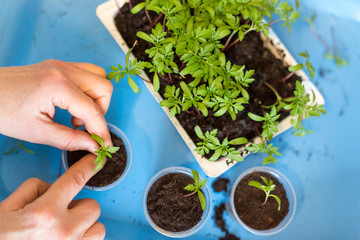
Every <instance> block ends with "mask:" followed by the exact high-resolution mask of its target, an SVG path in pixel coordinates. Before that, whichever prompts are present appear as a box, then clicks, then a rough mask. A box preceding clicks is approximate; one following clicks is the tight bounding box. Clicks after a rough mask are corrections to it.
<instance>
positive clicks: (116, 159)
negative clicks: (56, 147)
mask: <svg viewBox="0 0 360 240" xmlns="http://www.w3.org/2000/svg"><path fill="white" fill-rule="evenodd" d="M108 128H109V131H110V135H111V140H112V142H113V145H114V146H115V147H119V149H118V151H117V152H116V153H113V154H111V155H112V157H111V158H107V159H106V163H105V165H104V167H103V168H102V169H101V170H100V171H99V172H98V173H97V174H95V175H94V176H93V177H92V178H91V179H90V180H89V181H88V182H87V183H86V185H85V186H84V188H86V189H89V190H94V191H104V190H108V189H110V188H113V187H115V186H116V185H118V184H119V183H120V182H121V181H122V180H124V178H125V177H126V175H127V174H128V172H129V170H130V167H131V163H132V149H131V145H130V142H129V139H128V138H127V137H126V135H125V133H124V132H123V131H121V130H120V129H119V128H118V127H116V126H115V125H113V124H111V123H108ZM80 129H82V130H84V128H80ZM88 153H89V152H87V151H73V152H70V151H63V152H62V154H61V160H62V164H63V166H64V168H65V170H67V169H68V168H69V166H72V165H73V164H75V163H76V162H77V161H79V160H80V159H81V158H82V157H84V156H85V155H87V154H88Z"/></svg>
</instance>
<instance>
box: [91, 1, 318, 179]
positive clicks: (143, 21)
mask: <svg viewBox="0 0 360 240" xmlns="http://www.w3.org/2000/svg"><path fill="white" fill-rule="evenodd" d="M265 2H267V4H270V3H271V4H275V5H276V6H272V7H273V8H272V7H270V8H269V9H257V8H258V7H259V6H257V5H256V4H253V3H252V1H247V2H246V3H245V2H244V3H242V4H240V5H239V6H241V7H239V6H238V5H236V4H239V3H236V1H235V2H233V3H232V2H229V1H212V2H211V3H209V4H210V5H206V4H197V3H200V2H198V1H180V0H174V1H152V0H146V1H140V0H131V1H130V2H129V1H126V0H119V1H108V2H105V3H103V4H102V5H100V6H99V7H98V8H97V15H98V17H99V18H100V20H101V21H102V22H103V24H104V25H105V27H106V28H107V29H108V30H109V32H110V33H111V35H112V36H113V37H114V38H115V40H116V41H117V43H118V44H119V46H120V47H121V48H122V49H123V50H124V52H127V56H126V61H125V66H121V65H116V66H112V67H111V69H112V72H110V73H109V75H108V78H109V79H115V80H116V81H117V82H118V81H120V80H121V79H122V78H127V79H124V80H127V81H128V82H129V85H130V87H131V88H132V89H133V90H134V92H136V93H138V92H139V88H138V87H137V84H136V82H135V81H134V79H133V76H139V77H140V78H141V79H142V80H144V83H145V84H146V86H147V88H148V89H149V91H150V92H151V93H152V94H153V96H154V97H155V98H156V100H157V101H158V102H159V103H160V105H161V106H163V107H164V110H165V111H166V113H167V114H168V116H169V118H170V120H171V121H172V122H173V124H174V126H175V127H176V128H177V130H178V132H179V133H180V135H181V136H182V137H183V139H184V141H185V143H186V144H187V145H188V147H189V148H190V149H191V151H192V153H193V155H194V157H195V159H196V160H197V161H198V163H199V164H200V166H201V167H202V168H203V170H204V171H205V173H206V174H207V175H208V176H211V177H217V176H219V175H220V174H222V173H223V172H225V171H226V170H228V169H229V168H230V167H232V166H233V165H234V164H235V163H237V162H240V161H243V158H244V157H245V156H247V155H248V154H250V153H251V152H254V153H257V152H262V153H265V154H268V156H267V157H266V158H265V159H264V164H267V163H274V162H276V161H277V160H276V155H280V153H279V152H278V149H277V148H276V147H275V146H273V145H272V144H271V143H269V141H270V140H271V139H272V138H273V137H275V136H277V135H278V134H280V133H281V132H283V131H285V130H287V129H289V128H290V127H291V126H294V130H295V132H296V134H297V135H304V134H305V133H307V131H306V130H305V129H304V125H303V123H302V120H303V119H304V118H306V119H307V118H308V117H310V116H320V113H325V110H324V109H323V108H322V105H323V104H324V98H323V97H322V95H321V94H320V92H319V91H318V90H317V89H316V87H315V86H314V85H313V84H312V82H311V81H310V80H309V78H308V77H307V76H306V74H305V73H304V71H303V70H301V69H302V68H303V67H304V66H306V67H307V68H308V69H309V73H310V75H311V76H312V75H313V74H314V69H313V67H312V65H311V63H310V62H309V55H308V53H307V52H306V51H305V52H303V53H301V56H302V57H304V58H305V60H306V63H305V61H304V63H303V64H297V62H296V61H295V59H294V58H293V57H292V56H291V54H290V53H289V51H288V50H287V49H286V48H285V46H284V45H283V44H282V43H281V41H280V40H279V38H278V37H277V36H276V34H275V33H274V32H273V31H272V30H271V28H269V25H270V24H269V25H268V24H267V23H265V22H263V21H262V17H266V16H267V14H265V12H267V10H269V12H271V13H273V12H272V11H279V12H274V14H278V17H279V19H276V20H274V21H273V22H278V21H282V20H285V22H284V25H285V26H288V25H289V24H290V22H292V21H295V19H296V18H297V17H298V12H296V10H295V9H293V8H292V7H291V6H289V5H288V3H287V2H281V1H277V2H276V3H275V2H273V1H265ZM280 3H281V4H280ZM223 4H225V5H226V4H228V5H226V6H223ZM271 4H270V5H271ZM265 5H266V4H265ZM270 5H267V6H268V7H269V6H270ZM279 9H280V10H279ZM281 9H286V13H285V12H282V10H281ZM250 10H251V11H250ZM249 11H250V12H249ZM133 13H135V14H133ZM281 16H282V17H281ZM284 16H285V17H284ZM270 20H271V19H270ZM134 43H137V44H135V46H134ZM128 46H130V47H131V46H133V47H132V48H131V49H130V50H129V47H128ZM132 54H134V55H135V57H136V59H137V60H135V59H134V56H133V55H132ZM289 66H291V67H289Z"/></svg>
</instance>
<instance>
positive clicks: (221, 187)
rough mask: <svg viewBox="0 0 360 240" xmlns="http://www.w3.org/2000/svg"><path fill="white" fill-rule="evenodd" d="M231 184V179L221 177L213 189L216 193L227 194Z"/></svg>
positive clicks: (215, 182)
mask: <svg viewBox="0 0 360 240" xmlns="http://www.w3.org/2000/svg"><path fill="white" fill-rule="evenodd" d="M229 182H230V181H229V179H227V178H221V177H219V178H218V179H216V180H215V181H214V182H213V184H212V187H213V189H214V191H215V192H222V191H224V192H227V186H228V184H229Z"/></svg>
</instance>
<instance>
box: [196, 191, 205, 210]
mask: <svg viewBox="0 0 360 240" xmlns="http://www.w3.org/2000/svg"><path fill="white" fill-rule="evenodd" d="M198 197H199V200H200V204H201V208H202V210H203V211H205V209H206V198H205V196H204V194H203V193H202V191H198Z"/></svg>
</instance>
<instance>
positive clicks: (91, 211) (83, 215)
mask: <svg viewBox="0 0 360 240" xmlns="http://www.w3.org/2000/svg"><path fill="white" fill-rule="evenodd" d="M69 205H72V208H71V209H70V214H72V215H73V216H74V217H73V218H76V219H77V222H78V223H79V225H78V226H80V228H79V229H85V230H87V229H89V228H90V227H91V226H92V225H93V224H94V223H95V222H96V221H97V220H98V218H99V217H100V214H101V209H100V205H99V203H98V202H97V201H95V200H94V199H91V198H86V199H80V200H79V201H76V202H72V204H69Z"/></svg>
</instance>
